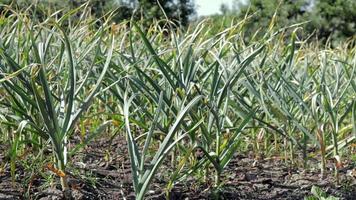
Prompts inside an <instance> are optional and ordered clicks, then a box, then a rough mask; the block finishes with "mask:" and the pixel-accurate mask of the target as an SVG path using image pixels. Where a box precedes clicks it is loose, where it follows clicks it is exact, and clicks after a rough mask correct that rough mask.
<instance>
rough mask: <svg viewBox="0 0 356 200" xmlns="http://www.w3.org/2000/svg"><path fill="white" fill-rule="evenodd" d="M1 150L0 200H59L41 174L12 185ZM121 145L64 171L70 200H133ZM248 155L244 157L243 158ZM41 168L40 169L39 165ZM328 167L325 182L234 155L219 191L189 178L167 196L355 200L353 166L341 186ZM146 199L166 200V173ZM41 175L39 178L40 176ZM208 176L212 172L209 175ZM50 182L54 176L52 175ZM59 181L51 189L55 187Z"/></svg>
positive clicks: (88, 154)
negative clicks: (315, 191)
mask: <svg viewBox="0 0 356 200" xmlns="http://www.w3.org/2000/svg"><path fill="white" fill-rule="evenodd" d="M5 148H6V147H5V146H4V145H1V144H0V163H1V165H0V199H41V200H50V199H62V192H61V191H60V186H59V185H52V186H51V185H50V184H48V182H49V181H46V180H45V179H44V177H43V176H41V174H46V173H47V174H50V173H52V172H49V171H48V170H47V171H46V168H45V167H43V169H38V170H35V172H38V173H32V174H30V173H29V172H27V171H28V170H24V167H23V166H21V165H20V162H18V163H17V166H16V174H17V175H16V182H15V183H12V181H11V176H10V167H9V165H8V164H6V165H5V163H6V162H8V161H7V160H6V158H5V155H4V154H5V152H6V151H5ZM126 148H127V147H126V143H125V140H124V139H123V138H121V137H120V136H117V137H115V138H114V139H113V140H111V141H110V140H109V139H106V138H101V139H98V140H96V141H95V142H92V143H91V144H90V145H89V146H88V147H86V148H85V149H83V151H82V152H81V153H78V154H77V155H76V156H75V157H74V158H73V159H72V162H71V163H70V164H69V166H68V171H69V172H67V174H68V176H69V182H70V186H71V188H72V195H73V197H74V199H135V198H134V193H133V188H132V186H131V175H130V171H131V169H130V165H129V158H128V153H127V150H126ZM246 155H248V154H246ZM44 165H45V164H44ZM309 166H318V161H317V160H309ZM332 168H333V165H332V163H331V162H330V163H328V169H329V171H328V173H327V176H326V177H325V178H324V179H321V178H320V176H319V174H320V173H319V171H318V168H317V167H315V168H313V167H309V169H308V170H306V171H303V170H302V169H301V168H296V167H293V168H291V167H290V166H289V165H286V164H285V162H284V161H283V160H281V159H278V158H269V159H261V160H258V161H256V160H255V159H254V158H253V157H252V156H251V157H249V156H241V155H236V156H235V159H234V160H233V161H232V162H231V163H230V164H229V166H228V167H227V169H226V170H225V171H224V174H223V182H224V185H223V187H221V189H220V190H219V191H217V190H213V189H212V187H211V184H208V183H203V182H202V181H199V180H196V179H194V178H192V177H188V178H187V179H186V180H185V181H183V182H180V183H177V184H176V185H175V186H174V188H173V189H172V191H171V192H170V197H169V198H170V199H193V200H194V199H214V198H217V197H219V198H220V199H291V200H292V199H293V200H294V199H304V197H305V196H308V195H311V193H310V190H311V187H312V186H313V185H315V186H319V187H320V188H322V189H323V190H324V191H325V192H326V193H327V194H329V195H333V196H335V197H340V199H350V200H351V199H353V200H355V199H356V179H355V176H354V175H353V174H352V173H350V172H352V170H355V168H356V163H355V162H345V163H344V166H343V169H342V170H341V171H340V184H336V180H335V178H334V176H333V172H332ZM162 169H164V170H160V171H159V173H158V174H157V176H156V178H155V180H154V182H153V183H152V187H151V188H150V190H149V191H148V195H147V198H146V199H166V192H165V188H166V185H167V182H166V181H167V180H168V177H169V175H170V174H169V173H168V172H169V171H171V170H170V169H169V167H167V165H164V166H162ZM40 172H41V173H40ZM211 172H212V173H213V171H211ZM53 176H54V175H53ZM58 182H59V181H58V180H55V181H53V183H58Z"/></svg>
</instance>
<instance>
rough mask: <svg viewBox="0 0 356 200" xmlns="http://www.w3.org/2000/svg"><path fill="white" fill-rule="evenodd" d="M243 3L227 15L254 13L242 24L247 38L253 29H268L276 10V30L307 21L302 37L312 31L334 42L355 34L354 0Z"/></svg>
mask: <svg viewBox="0 0 356 200" xmlns="http://www.w3.org/2000/svg"><path fill="white" fill-rule="evenodd" d="M242 2H244V1H243V0H236V1H235V4H238V6H235V9H234V8H233V9H232V10H231V11H230V14H231V15H232V16H237V17H238V18H239V19H242V18H243V17H244V16H245V14H246V12H249V13H250V14H253V13H254V16H253V17H252V19H251V20H249V22H248V23H247V24H246V26H245V29H246V32H247V33H246V37H247V40H248V39H249V38H248V37H251V36H252V35H253V34H254V33H255V32H258V31H259V30H261V29H267V28H268V27H269V24H270V23H271V21H272V17H273V15H274V14H275V13H276V18H275V21H274V23H275V24H274V25H275V28H276V29H279V28H282V27H287V26H290V25H293V24H296V23H301V22H307V21H308V23H306V24H303V25H302V27H303V28H304V31H305V33H304V34H303V35H302V36H304V37H308V36H309V35H310V34H312V33H314V32H315V33H314V34H315V36H316V38H318V39H319V40H321V41H324V42H325V41H326V40H327V39H328V38H330V39H332V40H334V41H336V40H342V39H345V38H347V37H354V36H355V29H356V25H355V22H356V1H354V0H280V1H278V0H250V1H249V4H247V5H244V6H241V5H242ZM236 8H239V10H236ZM261 32H264V31H261Z"/></svg>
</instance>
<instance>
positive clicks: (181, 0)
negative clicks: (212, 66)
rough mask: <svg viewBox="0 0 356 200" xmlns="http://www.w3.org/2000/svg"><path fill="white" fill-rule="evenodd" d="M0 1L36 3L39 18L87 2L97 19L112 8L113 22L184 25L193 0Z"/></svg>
mask: <svg viewBox="0 0 356 200" xmlns="http://www.w3.org/2000/svg"><path fill="white" fill-rule="evenodd" d="M0 3H1V4H7V5H11V7H12V8H18V9H26V8H28V7H29V6H30V5H35V6H33V7H31V9H33V10H34V14H36V17H38V18H43V17H44V16H45V15H48V14H50V13H53V12H54V11H56V10H59V9H63V10H69V9H73V8H77V7H78V6H80V5H83V4H84V3H88V6H89V8H90V10H91V14H92V15H93V16H95V17H97V18H99V17H101V16H103V15H105V14H106V13H108V12H109V11H113V10H114V11H115V13H114V16H113V20H114V22H121V21H123V20H127V19H131V18H134V19H142V20H144V21H145V23H146V24H147V25H149V24H150V23H152V20H155V19H166V18H168V19H169V20H171V21H173V22H175V23H176V24H177V25H178V24H179V25H182V26H187V25H188V24H189V18H190V16H191V15H193V14H194V1H192V0H158V1H157V0H89V1H88V0H0ZM162 9H163V10H164V12H163V11H162ZM0 11H1V10H0Z"/></svg>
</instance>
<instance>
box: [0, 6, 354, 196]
mask: <svg viewBox="0 0 356 200" xmlns="http://www.w3.org/2000/svg"><path fill="white" fill-rule="evenodd" d="M9 12H10V11H9ZM73 13H76V12H75V11H73V12H72V13H67V14H65V15H63V16H62V17H58V16H57V15H53V16H51V17H49V18H48V19H47V20H46V21H44V22H41V23H39V22H36V21H35V20H32V19H30V18H29V17H28V16H27V15H26V14H22V13H16V12H13V14H11V15H10V16H8V17H6V18H4V19H5V21H6V22H5V23H4V24H2V25H1V26H2V29H1V36H2V37H1V50H0V52H1V60H0V64H1V66H0V67H1V91H2V98H3V99H2V100H3V101H2V102H1V109H2V110H4V111H6V112H3V113H2V114H1V122H2V126H6V127H10V129H13V130H17V131H15V133H14V134H15V137H13V138H14V139H13V141H14V142H13V147H14V148H12V149H15V150H16V148H17V147H18V144H19V141H18V140H22V141H20V143H21V142H25V141H27V142H30V143H36V144H37V143H44V144H46V143H47V141H50V146H51V148H53V152H54V158H55V160H56V161H57V168H58V169H59V170H60V172H63V173H62V174H59V175H60V177H61V184H62V188H63V190H68V189H69V188H68V185H67V183H66V182H67V181H66V168H65V167H66V163H67V162H68V161H70V159H69V160H68V159H67V156H68V155H74V154H75V152H76V151H77V150H79V149H80V147H81V145H78V146H77V147H75V148H74V149H68V147H67V142H68V138H70V137H71V136H72V135H73V132H74V129H75V126H76V125H77V123H78V121H79V120H81V118H82V115H83V114H84V115H90V114H91V113H87V114H86V113H85V111H86V110H87V109H88V108H89V107H90V105H91V103H92V102H93V101H94V103H95V104H100V103H104V104H106V109H107V111H105V112H106V113H104V114H107V115H111V116H115V118H114V119H113V124H114V125H115V124H118V123H120V122H122V123H124V124H125V129H124V131H123V133H124V134H125V135H126V138H127V143H128V150H129V156H130V161H131V169H132V177H133V187H134V190H135V193H136V195H137V198H138V199H143V198H144V195H145V193H146V192H147V190H148V188H149V186H150V183H151V181H152V180H153V178H154V175H155V174H156V173H157V170H158V169H159V167H160V166H161V164H162V163H163V161H164V160H165V159H166V158H167V157H171V160H172V167H173V168H174V169H176V171H175V172H174V174H173V176H172V180H171V183H172V184H173V183H174V182H175V181H179V180H182V179H183V178H185V177H186V176H188V175H194V174H195V172H197V171H204V173H206V174H205V175H206V176H208V175H209V174H208V173H210V171H209V168H210V167H211V166H212V167H213V168H214V173H215V178H214V182H215V185H216V186H219V185H220V184H221V175H222V173H223V170H224V168H225V167H226V166H227V165H228V164H229V162H230V161H231V159H233V156H234V154H235V152H236V151H237V150H238V148H239V147H240V144H242V143H243V142H244V141H241V135H243V136H244V137H245V138H250V139H251V140H253V139H256V137H255V135H254V134H255V133H257V132H259V133H261V132H263V133H267V134H271V135H273V136H274V140H275V145H276V146H275V148H278V145H279V144H280V143H281V142H282V143H283V142H284V143H285V144H287V145H285V146H284V147H285V148H286V147H287V146H288V148H289V149H285V152H286V153H285V156H286V159H287V157H289V159H291V160H292V161H294V155H295V154H296V152H298V151H301V152H302V153H303V159H304V165H305V166H306V164H307V159H308V157H309V156H310V155H309V154H308V151H307V150H308V148H310V146H317V147H318V148H320V152H321V155H322V159H321V163H322V167H321V169H322V173H324V172H325V159H326V157H327V156H328V155H329V152H330V149H332V150H333V155H334V156H335V158H336V159H337V160H338V162H340V148H342V147H347V144H348V143H350V141H352V140H354V139H355V136H356V133H355V132H356V131H355V130H356V127H355V126H356V125H355V118H356V117H355V115H356V114H355V110H356V108H355V107H356V103H355V98H356V97H355V85H356V84H355V78H354V76H355V62H356V61H355V49H354V48H353V47H352V46H351V45H352V43H351V44H350V45H349V46H346V47H345V48H343V49H340V50H339V49H334V50H331V49H330V50H328V49H326V50H322V49H317V48H314V47H308V46H306V44H305V43H304V41H298V38H297V35H296V33H295V32H293V33H292V34H291V38H290V39H285V38H283V37H280V35H281V34H278V33H273V31H272V29H270V30H269V31H268V32H267V33H266V37H265V38H263V39H261V40H258V41H257V40H256V41H250V42H249V44H246V43H245V42H244V41H243V31H242V28H243V23H244V21H241V22H240V23H238V24H236V25H232V26H231V27H229V28H227V29H225V30H222V31H221V32H220V33H218V34H216V35H210V34H209V32H208V31H207V30H206V27H204V25H205V22H204V21H203V22H201V23H200V24H197V25H196V27H194V28H190V29H188V30H187V31H186V32H183V31H181V30H180V29H174V28H175V27H174V25H173V24H171V23H170V22H166V25H165V26H164V27H165V28H162V26H158V25H152V27H149V28H146V29H144V28H142V27H140V25H137V24H134V23H123V24H119V25H109V24H108V21H109V20H106V21H105V19H104V18H103V19H102V21H104V22H102V23H103V24H102V25H101V26H100V28H97V27H96V25H97V23H96V22H97V21H96V20H93V19H91V18H90V16H88V15H86V13H85V12H84V13H83V14H82V16H81V17H80V19H81V20H79V21H77V22H72V21H71V20H70V19H71V14H73ZM107 17H108V18H110V16H107ZM157 24H158V22H157ZM160 24H162V22H160ZM65 26H67V27H65ZM173 27H174V28H173ZM170 28H172V29H170ZM169 29H170V30H169ZM286 41H287V44H285V42H286ZM100 88H101V90H100ZM113 102H114V103H113ZM93 107H95V106H93ZM108 125H109V122H108V121H107V122H103V123H102V125H101V126H100V127H98V129H97V131H94V132H93V133H92V135H90V136H89V137H88V138H89V139H90V138H93V137H94V136H96V135H98V134H100V132H101V131H102V130H103V129H104V128H105V127H107V126H108ZM2 130H4V129H2ZM351 132H353V134H351ZM20 135H21V137H18V136H20ZM23 136H25V137H23ZM29 137H30V138H29ZM31 137H32V138H31ZM28 139H29V140H28ZM254 142H255V141H253V143H254ZM40 148H47V147H46V145H44V146H40ZM152 148H157V150H156V151H154V153H152V151H149V149H152ZM196 150H199V151H202V152H203V157H202V159H197V158H196V157H195V156H194V155H195V154H194V152H195V151H196ZM276 151H277V149H276ZM68 152H70V153H69V154H68ZM280 153H281V152H280ZM288 154H289V155H290V156H287V155H288ZM13 155H15V156H16V151H15V152H14V153H13ZM13 158H14V156H13ZM13 160H14V159H13ZM337 171H338V169H336V172H337Z"/></svg>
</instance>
